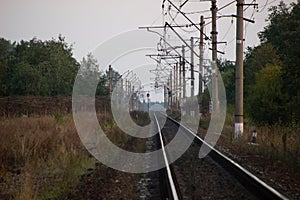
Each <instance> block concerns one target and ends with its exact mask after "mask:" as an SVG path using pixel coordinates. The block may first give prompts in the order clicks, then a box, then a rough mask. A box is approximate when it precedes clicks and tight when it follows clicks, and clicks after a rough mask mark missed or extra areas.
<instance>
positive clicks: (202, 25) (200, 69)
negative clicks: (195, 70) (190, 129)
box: [198, 16, 204, 114]
mask: <svg viewBox="0 0 300 200" xmlns="http://www.w3.org/2000/svg"><path fill="white" fill-rule="evenodd" d="M203 30H204V17H203V16H201V18H200V45H199V52H200V57H199V59H200V60H199V92H198V104H199V114H200V113H201V111H202V77H203V73H204V69H203V53H204V48H203V47H204V38H203Z"/></svg>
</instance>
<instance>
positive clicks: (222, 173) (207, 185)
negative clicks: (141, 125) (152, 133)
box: [149, 112, 287, 199]
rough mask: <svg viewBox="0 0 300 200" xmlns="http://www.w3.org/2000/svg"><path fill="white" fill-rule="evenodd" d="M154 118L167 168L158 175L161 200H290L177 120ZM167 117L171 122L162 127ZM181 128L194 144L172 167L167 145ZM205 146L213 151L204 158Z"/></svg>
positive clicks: (156, 114)
mask: <svg viewBox="0 0 300 200" xmlns="http://www.w3.org/2000/svg"><path fill="white" fill-rule="evenodd" d="M152 117H153V118H154V119H155V122H156V125H157V129H158V130H159V131H158V137H157V138H156V141H157V145H156V148H161V149H162V152H163V155H162V156H163V157H164V162H165V165H166V167H165V168H164V169H161V170H159V175H158V178H159V182H160V199H287V198H286V197H285V196H284V195H282V194H280V193H279V192H278V191H276V190H275V189H274V188H272V187H270V186H269V185H267V184H266V183H265V182H263V181H262V180H260V179H259V178H258V177H256V176H254V175H253V174H252V173H251V172H249V171H248V170H246V169H245V168H243V167H242V166H240V165H239V164H238V163H236V162H234V161H233V160H231V159H230V158H228V157H226V156H225V155H224V154H222V153H221V152H220V151H218V150H217V149H215V148H214V147H212V146H211V145H209V144H208V143H206V142H205V141H204V140H203V139H202V138H200V137H199V136H198V135H197V134H195V133H194V132H193V131H191V130H189V128H187V127H185V126H183V125H181V124H180V123H179V122H177V121H176V120H174V119H172V118H170V117H168V116H166V115H165V114H163V113H160V112H154V113H153V116H152ZM163 117H165V118H166V119H167V121H166V123H165V124H164V125H161V123H160V118H163ZM161 126H162V127H161ZM179 127H180V130H181V132H183V133H181V134H185V136H186V137H187V138H189V139H190V140H193V143H192V145H191V146H190V147H189V148H188V150H187V151H186V152H185V153H184V154H183V155H182V157H181V158H179V159H178V160H177V161H175V162H174V163H173V164H171V165H169V164H168V163H169V159H170V156H171V155H170V154H169V152H168V151H167V150H166V149H165V148H164V146H165V145H166V144H167V143H169V142H170V140H172V138H173V137H174V133H176V132H177V130H178V128H179ZM177 134H178V133H177ZM201 145H205V148H208V149H209V150H210V153H209V154H208V156H207V157H205V158H202V159H200V158H199V157H198V154H199V149H200V146H201ZM149 199H151V198H149Z"/></svg>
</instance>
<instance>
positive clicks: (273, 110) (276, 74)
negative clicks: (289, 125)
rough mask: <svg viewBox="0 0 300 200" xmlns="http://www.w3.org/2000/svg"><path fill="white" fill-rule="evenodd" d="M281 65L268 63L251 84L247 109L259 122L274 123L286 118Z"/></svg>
mask: <svg viewBox="0 0 300 200" xmlns="http://www.w3.org/2000/svg"><path fill="white" fill-rule="evenodd" d="M281 73H282V72H281V67H280V66H272V65H267V66H266V67H265V68H263V69H261V70H260V71H259V72H258V73H256V75H255V80H256V81H255V84H254V85H252V86H250V88H249V95H248V97H247V102H248V104H246V109H247V111H248V112H247V113H248V114H249V115H250V117H251V118H252V119H254V121H256V122H257V123H267V124H274V123H276V122H278V121H281V119H284V118H285V112H284V111H285V108H284V103H285V95H284V93H282V77H281V75H282V74H281Z"/></svg>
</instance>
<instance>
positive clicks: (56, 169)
mask: <svg viewBox="0 0 300 200" xmlns="http://www.w3.org/2000/svg"><path fill="white" fill-rule="evenodd" d="M0 137H1V140H0V163H1V165H0V194H1V195H2V196H0V199H11V198H14V199H23V200H24V199H25V200H26V199H49V198H50V199H51V198H55V197H57V196H59V195H60V194H62V193H65V192H66V191H67V190H68V189H70V188H71V186H72V185H74V184H76V180H77V178H78V176H79V175H80V174H81V173H83V172H84V171H85V170H86V169H87V168H89V167H92V166H93V164H94V160H93V159H92V158H90V157H89V155H88V153H87V152H86V151H85V149H84V147H83V146H82V145H81V142H80V139H79V138H78V136H77V133H76V129H75V126H74V123H73V120H72V118H71V116H62V115H60V114H57V115H55V116H53V117H52V116H44V117H40V118H31V117H30V118H28V117H26V116H24V117H21V118H8V119H2V120H1V121H0Z"/></svg>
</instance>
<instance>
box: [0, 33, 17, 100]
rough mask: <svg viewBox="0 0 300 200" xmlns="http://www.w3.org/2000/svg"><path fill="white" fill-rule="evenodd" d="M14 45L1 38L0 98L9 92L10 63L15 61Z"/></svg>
mask: <svg viewBox="0 0 300 200" xmlns="http://www.w3.org/2000/svg"><path fill="white" fill-rule="evenodd" d="M13 51H14V44H11V42H10V41H9V40H5V39H4V38H0V96H4V95H6V93H7V90H8V78H9V77H8V73H9V72H8V70H9V63H10V61H11V60H12V59H13V58H12V54H13Z"/></svg>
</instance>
